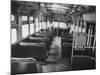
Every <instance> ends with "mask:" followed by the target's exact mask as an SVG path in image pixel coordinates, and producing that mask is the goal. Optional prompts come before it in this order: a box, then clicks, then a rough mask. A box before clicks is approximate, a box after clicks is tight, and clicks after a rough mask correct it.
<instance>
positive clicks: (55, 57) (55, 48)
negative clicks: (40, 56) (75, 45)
mask: <svg viewBox="0 0 100 75" xmlns="http://www.w3.org/2000/svg"><path fill="white" fill-rule="evenodd" d="M46 61H47V64H45V65H42V69H43V72H58V71H68V70H70V69H71V67H70V65H69V62H68V60H67V58H62V57H61V37H55V38H54V39H53V42H52V45H51V50H50V51H49V56H48V58H47V60H46Z"/></svg>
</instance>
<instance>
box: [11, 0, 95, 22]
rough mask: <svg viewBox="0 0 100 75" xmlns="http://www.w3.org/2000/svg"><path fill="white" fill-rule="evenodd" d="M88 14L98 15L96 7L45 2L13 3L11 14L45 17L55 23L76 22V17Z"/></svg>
mask: <svg viewBox="0 0 100 75" xmlns="http://www.w3.org/2000/svg"><path fill="white" fill-rule="evenodd" d="M86 13H96V6H90V5H89V6H88V5H75V4H60V3H43V2H32V1H30V2H27V1H12V2H11V14H20V15H29V16H34V17H37V16H43V17H46V19H49V20H50V19H51V20H55V21H65V20H66V21H67V22H70V20H73V21H75V19H76V17H80V19H81V16H82V15H83V14H86Z"/></svg>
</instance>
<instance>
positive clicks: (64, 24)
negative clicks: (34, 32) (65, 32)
mask: <svg viewBox="0 0 100 75" xmlns="http://www.w3.org/2000/svg"><path fill="white" fill-rule="evenodd" d="M59 28H63V29H66V28H67V25H66V23H63V22H60V23H59Z"/></svg>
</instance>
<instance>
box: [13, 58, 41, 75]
mask: <svg viewBox="0 0 100 75" xmlns="http://www.w3.org/2000/svg"><path fill="white" fill-rule="evenodd" d="M40 72H42V67H41V64H40V63H38V62H37V61H36V60H35V59H34V58H11V74H12V75H13V74H28V73H40Z"/></svg>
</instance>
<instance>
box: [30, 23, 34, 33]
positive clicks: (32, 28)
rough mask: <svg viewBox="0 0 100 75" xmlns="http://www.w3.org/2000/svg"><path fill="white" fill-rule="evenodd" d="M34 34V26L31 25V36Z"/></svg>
mask: <svg viewBox="0 0 100 75" xmlns="http://www.w3.org/2000/svg"><path fill="white" fill-rule="evenodd" d="M33 33H34V24H30V34H33Z"/></svg>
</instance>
